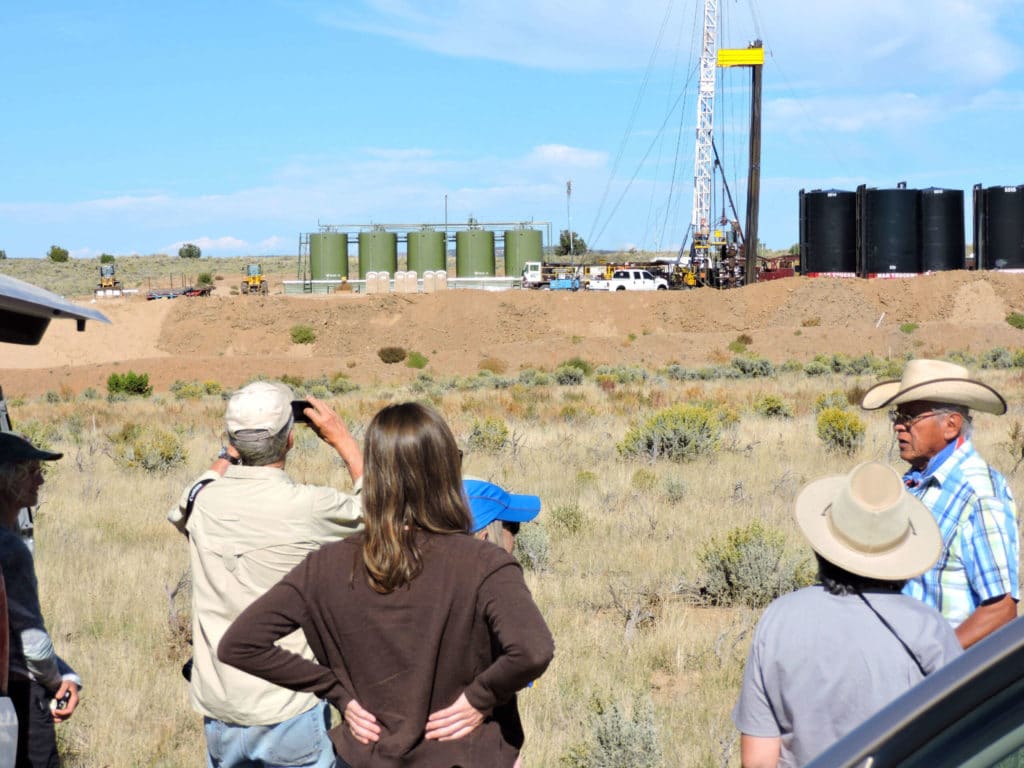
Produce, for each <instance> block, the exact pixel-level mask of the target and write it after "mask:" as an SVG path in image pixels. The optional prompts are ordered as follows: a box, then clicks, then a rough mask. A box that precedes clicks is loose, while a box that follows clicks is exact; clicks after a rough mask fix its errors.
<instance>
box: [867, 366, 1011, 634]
mask: <svg viewBox="0 0 1024 768" xmlns="http://www.w3.org/2000/svg"><path fill="white" fill-rule="evenodd" d="M861 406H862V407H863V408H865V409H866V410H876V409H879V408H886V407H888V408H890V418H891V419H892V424H893V430H894V431H895V433H896V439H897V441H898V442H899V449H900V458H902V459H903V460H904V461H906V462H908V463H909V464H910V469H909V470H908V472H907V474H906V475H904V481H905V482H906V484H907V487H908V488H909V489H910V492H911V493H912V494H914V495H915V496H917V497H918V498H919V499H921V501H923V502H924V503H925V505H926V506H927V507H928V508H929V509H930V510H931V511H932V514H933V515H934V517H935V520H936V522H937V523H938V525H939V530H940V531H941V532H942V539H943V542H944V547H943V551H942V555H941V556H940V557H939V560H938V562H937V563H936V565H935V567H934V568H932V569H931V570H930V571H928V572H927V573H925V574H923V575H922V576H921V577H920V578H917V579H911V580H910V581H908V582H907V587H906V593H907V594H908V595H911V596H913V597H916V598H918V599H919V600H923V601H924V602H926V603H928V605H931V606H934V607H935V608H937V609H938V610H939V611H940V612H941V613H942V615H943V616H945V617H946V618H947V619H948V620H949V621H950V622H951V623H952V624H953V626H954V627H956V634H957V637H958V638H959V640H960V643H961V645H963V647H964V648H968V647H970V646H971V645H973V644H974V643H976V642H978V641H979V640H981V639H982V638H983V637H985V636H986V635H988V634H990V633H992V632H993V631H995V630H996V629H998V628H999V627H1001V626H1002V625H1003V624H1006V623H1007V622H1009V621H1012V620H1013V619H1014V618H1016V616H1017V601H1018V600H1019V592H1018V586H1017V572H1018V566H1019V563H1020V545H1019V542H1018V538H1017V508H1016V505H1015V504H1014V501H1013V496H1012V494H1011V493H1010V489H1009V487H1008V486H1007V484H1006V480H1005V479H1004V478H1003V476H1002V475H1001V474H999V473H998V472H997V471H996V470H995V469H993V468H992V467H990V466H989V465H988V464H987V463H986V462H985V460H984V459H982V458H981V456H980V455H978V453H977V451H975V450H974V445H973V444H972V442H971V439H970V438H971V430H972V424H971V411H983V412H985V413H992V414H995V415H997V416H998V415H1002V414H1004V413H1006V400H1004V399H1003V396H1002V395H1000V394H999V393H998V392H997V391H996V390H995V389H993V388H992V387H990V386H988V385H987V384H983V383H982V382H980V381H977V380H976V379H972V378H971V377H970V374H969V373H968V371H967V369H966V368H964V367H962V366H959V365H955V364H953V363H948V362H945V361H943V360H924V359H922V360H911V361H910V362H908V363H907V367H906V369H905V370H904V372H903V378H902V379H900V380H899V381H886V382H882V383H881V384H877V385H875V386H874V387H872V388H871V389H869V390H868V391H867V393H865V395H864V400H863V402H862V403H861Z"/></svg>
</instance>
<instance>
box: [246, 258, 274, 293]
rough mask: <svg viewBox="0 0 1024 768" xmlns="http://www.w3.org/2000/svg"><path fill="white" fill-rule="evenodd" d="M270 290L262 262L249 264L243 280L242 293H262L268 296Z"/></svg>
mask: <svg viewBox="0 0 1024 768" xmlns="http://www.w3.org/2000/svg"><path fill="white" fill-rule="evenodd" d="M269 292H270V286H269V285H268V284H267V278H266V276H265V275H264V274H263V266H262V265H261V264H249V265H248V266H247V267H246V268H245V279H244V280H243V281H242V293H244V294H252V293H260V294H263V295H264V296H266V295H267V294H268V293H269Z"/></svg>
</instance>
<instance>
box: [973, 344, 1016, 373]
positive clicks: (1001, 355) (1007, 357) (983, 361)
mask: <svg viewBox="0 0 1024 768" xmlns="http://www.w3.org/2000/svg"><path fill="white" fill-rule="evenodd" d="M978 365H980V366H981V367H982V368H1012V367H1013V355H1012V354H1010V350H1008V349H1006V348H1005V347H995V348H994V349H990V350H989V351H988V352H985V353H983V354H982V355H981V357H980V358H978Z"/></svg>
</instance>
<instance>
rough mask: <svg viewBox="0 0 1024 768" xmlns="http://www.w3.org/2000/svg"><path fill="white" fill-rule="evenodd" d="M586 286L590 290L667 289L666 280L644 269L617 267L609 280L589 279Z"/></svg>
mask: <svg viewBox="0 0 1024 768" xmlns="http://www.w3.org/2000/svg"><path fill="white" fill-rule="evenodd" d="M587 287H588V288H589V289H590V290H592V291H667V290H668V280H666V279H665V278H663V277H655V276H654V275H652V274H651V273H650V272H648V271H647V270H646V269H617V270H615V271H614V272H613V273H612V276H611V279H610V280H591V281H590V282H589V283H587Z"/></svg>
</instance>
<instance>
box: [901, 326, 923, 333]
mask: <svg viewBox="0 0 1024 768" xmlns="http://www.w3.org/2000/svg"><path fill="white" fill-rule="evenodd" d="M918 327H919V326H918V324H917V323H903V324H902V325H900V331H902V332H903V333H907V334H910V333H913V332H914V331H916V330H917V329H918Z"/></svg>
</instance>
